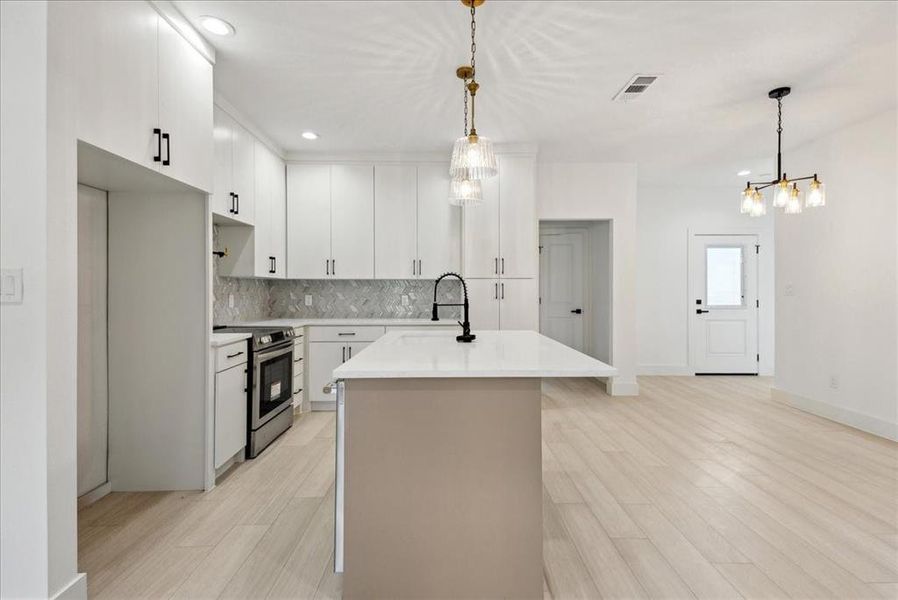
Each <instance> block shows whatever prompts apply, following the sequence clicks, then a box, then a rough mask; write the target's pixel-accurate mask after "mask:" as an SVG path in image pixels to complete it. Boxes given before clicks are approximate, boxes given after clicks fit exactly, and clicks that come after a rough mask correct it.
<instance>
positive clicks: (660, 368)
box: [636, 365, 695, 377]
mask: <svg viewBox="0 0 898 600" xmlns="http://www.w3.org/2000/svg"><path fill="white" fill-rule="evenodd" d="M636 374H637V375H677V376H678V375H682V376H688V377H691V376H693V375H695V369H693V368H692V367H690V366H688V365H639V366H637V367H636Z"/></svg>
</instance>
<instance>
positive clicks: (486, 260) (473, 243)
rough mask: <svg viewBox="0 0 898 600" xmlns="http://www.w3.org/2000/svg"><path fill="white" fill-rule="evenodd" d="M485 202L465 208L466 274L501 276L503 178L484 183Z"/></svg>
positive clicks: (482, 184) (492, 178)
mask: <svg viewBox="0 0 898 600" xmlns="http://www.w3.org/2000/svg"><path fill="white" fill-rule="evenodd" d="M481 186H482V192H483V202H482V203H481V204H479V205H478V206H472V207H465V209H464V227H465V229H464V276H465V277H466V278H467V277H497V276H498V275H499V179H498V177H491V178H490V179H485V180H483V181H482V182H481Z"/></svg>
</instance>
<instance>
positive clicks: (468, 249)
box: [464, 156, 539, 278]
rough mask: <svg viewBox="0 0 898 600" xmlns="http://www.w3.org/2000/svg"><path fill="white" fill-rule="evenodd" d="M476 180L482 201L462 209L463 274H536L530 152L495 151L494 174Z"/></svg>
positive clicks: (535, 232) (534, 206)
mask: <svg viewBox="0 0 898 600" xmlns="http://www.w3.org/2000/svg"><path fill="white" fill-rule="evenodd" d="M482 185H483V204H481V205H479V206H473V207H468V208H465V210H464V213H465V215H464V266H465V276H466V277H500V278H502V277H512V278H534V277H537V276H538V275H539V253H538V248H537V247H538V243H537V229H538V224H537V220H536V194H535V187H536V181H535V161H534V158H533V157H530V156H500V157H499V175H498V176H497V177H492V178H490V179H487V180H485V181H483V184H482Z"/></svg>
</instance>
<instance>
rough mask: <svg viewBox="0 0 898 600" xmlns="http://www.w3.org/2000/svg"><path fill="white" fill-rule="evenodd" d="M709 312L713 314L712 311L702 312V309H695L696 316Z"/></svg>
mask: <svg viewBox="0 0 898 600" xmlns="http://www.w3.org/2000/svg"><path fill="white" fill-rule="evenodd" d="M707 312H711V311H710V310H702V309H700V308H696V309H695V314H697V315H700V314H702V313H707Z"/></svg>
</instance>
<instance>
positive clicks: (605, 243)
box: [589, 221, 614, 362]
mask: <svg viewBox="0 0 898 600" xmlns="http://www.w3.org/2000/svg"><path fill="white" fill-rule="evenodd" d="M611 246H612V231H611V222H610V221H599V222H597V223H593V224H592V226H591V227H590V228H589V251H590V254H591V256H590V269H591V270H592V273H591V274H590V276H591V277H592V280H591V281H592V296H591V298H590V300H591V304H592V306H591V308H592V311H591V312H592V319H591V321H590V323H591V326H592V336H591V337H590V341H591V342H592V347H591V348H590V354H592V356H595V357H596V358H598V359H599V360H601V361H602V362H608V361H609V360H611V326H612V319H613V318H614V312H613V311H612V306H611V291H612V282H611V277H612V269H611V261H612V252H611Z"/></svg>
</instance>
